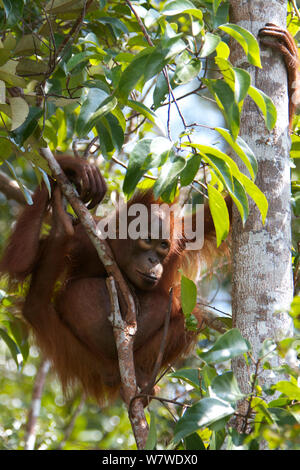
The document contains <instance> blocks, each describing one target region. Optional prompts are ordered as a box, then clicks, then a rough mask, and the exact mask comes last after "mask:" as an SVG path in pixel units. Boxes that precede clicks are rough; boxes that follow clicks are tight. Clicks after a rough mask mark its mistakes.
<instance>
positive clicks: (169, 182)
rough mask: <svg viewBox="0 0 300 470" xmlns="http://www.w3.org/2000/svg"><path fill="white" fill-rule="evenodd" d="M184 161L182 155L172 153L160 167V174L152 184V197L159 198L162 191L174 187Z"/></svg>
mask: <svg viewBox="0 0 300 470" xmlns="http://www.w3.org/2000/svg"><path fill="white" fill-rule="evenodd" d="M185 165H186V162H185V159H184V158H183V157H178V156H176V155H175V154H174V153H173V155H171V157H170V158H169V160H168V161H167V162H166V163H165V164H164V166H163V167H162V169H161V171H160V174H159V176H158V178H157V180H156V181H155V184H154V186H153V192H154V197H155V198H156V199H158V198H159V196H161V195H162V194H163V193H164V192H166V191H168V190H169V189H172V188H174V184H175V183H176V181H177V177H178V175H179V173H180V172H181V170H182V169H183V168H184V167H185Z"/></svg>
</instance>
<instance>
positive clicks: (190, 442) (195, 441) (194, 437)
mask: <svg viewBox="0 0 300 470" xmlns="http://www.w3.org/2000/svg"><path fill="white" fill-rule="evenodd" d="M184 447H185V449H186V450H206V447H205V445H204V443H203V441H202V439H201V437H200V436H199V435H198V434H197V433H196V432H194V433H193V434H190V435H189V436H187V437H186V438H185V439H184Z"/></svg>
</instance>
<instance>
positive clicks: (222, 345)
mask: <svg viewBox="0 0 300 470" xmlns="http://www.w3.org/2000/svg"><path fill="white" fill-rule="evenodd" d="M250 349H251V347H250V344H249V342H248V341H247V340H245V339H244V338H243V337H242V335H241V333H240V331H239V330H238V329H237V328H233V329H232V330H229V331H226V333H224V334H223V335H222V336H220V337H219V338H218V339H217V340H216V342H215V344H214V345H213V347H212V348H211V349H210V350H209V351H207V352H203V353H201V354H200V357H201V358H202V359H203V360H204V361H205V362H206V363H212V362H213V363H218V362H224V361H228V360H229V359H232V358H233V357H237V356H240V355H241V354H244V353H246V352H248V351H250Z"/></svg>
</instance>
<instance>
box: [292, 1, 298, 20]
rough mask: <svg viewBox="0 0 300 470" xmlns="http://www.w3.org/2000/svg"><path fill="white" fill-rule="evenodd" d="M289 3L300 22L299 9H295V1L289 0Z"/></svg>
mask: <svg viewBox="0 0 300 470" xmlns="http://www.w3.org/2000/svg"><path fill="white" fill-rule="evenodd" d="M290 2H291V4H292V5H293V8H294V11H295V13H296V15H297V16H298V18H299V20H300V11H299V8H298V7H297V3H296V0H290Z"/></svg>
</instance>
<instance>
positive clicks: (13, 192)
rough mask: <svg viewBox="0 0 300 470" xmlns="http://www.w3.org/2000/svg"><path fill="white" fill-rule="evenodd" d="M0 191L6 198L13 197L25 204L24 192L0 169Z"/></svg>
mask: <svg viewBox="0 0 300 470" xmlns="http://www.w3.org/2000/svg"><path fill="white" fill-rule="evenodd" d="M0 192H1V193H3V194H4V195H5V196H6V198H7V199H13V200H14V201H16V202H18V203H19V204H22V205H24V204H26V200H25V197H24V194H23V193H22V191H21V190H20V188H19V186H18V185H17V183H16V182H15V181H13V180H11V179H10V178H9V177H8V176H7V175H6V174H5V173H3V171H0Z"/></svg>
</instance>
